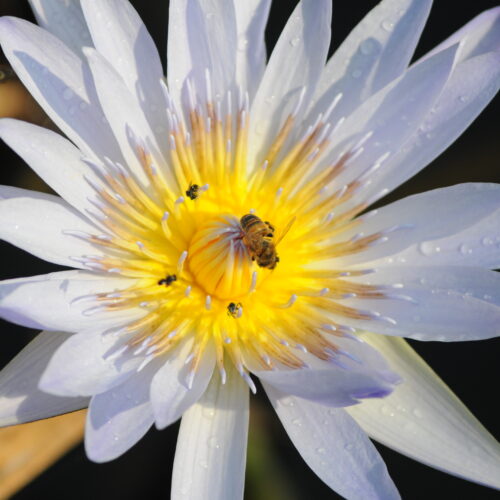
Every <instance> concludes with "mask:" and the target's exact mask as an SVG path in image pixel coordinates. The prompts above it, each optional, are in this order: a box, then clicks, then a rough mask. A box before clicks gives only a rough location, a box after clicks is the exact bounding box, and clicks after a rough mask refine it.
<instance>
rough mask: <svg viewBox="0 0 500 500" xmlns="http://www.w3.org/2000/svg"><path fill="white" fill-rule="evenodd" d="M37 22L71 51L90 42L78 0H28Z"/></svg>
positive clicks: (79, 51) (78, 50) (76, 51)
mask: <svg viewBox="0 0 500 500" xmlns="http://www.w3.org/2000/svg"><path fill="white" fill-rule="evenodd" d="M29 3H30V5H31V8H32V9H33V12H34V14H35V17H36V20H37V22H38V24H39V25H40V26H41V27H42V28H45V29H46V30H47V31H50V32H51V33H52V34H53V35H55V36H56V37H57V38H59V39H60V40H62V41H63V42H64V43H65V44H66V45H67V46H68V47H69V48H70V49H71V50H72V51H73V52H75V53H76V54H79V55H82V54H81V50H82V47H84V46H88V45H90V44H91V43H92V40H91V39H90V33H89V30H88V28H87V25H86V23H85V18H84V17H83V12H82V8H81V6H80V1H79V0H66V1H64V0H29Z"/></svg>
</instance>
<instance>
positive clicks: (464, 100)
mask: <svg viewBox="0 0 500 500" xmlns="http://www.w3.org/2000/svg"><path fill="white" fill-rule="evenodd" d="M458 100H459V101H460V102H467V96H465V95H461V96H460V97H459V98H458Z"/></svg>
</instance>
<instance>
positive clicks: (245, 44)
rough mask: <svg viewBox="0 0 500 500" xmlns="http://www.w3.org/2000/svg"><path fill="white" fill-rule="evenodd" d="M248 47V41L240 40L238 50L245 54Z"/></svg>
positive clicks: (242, 38)
mask: <svg viewBox="0 0 500 500" xmlns="http://www.w3.org/2000/svg"><path fill="white" fill-rule="evenodd" d="M247 47H248V39H246V38H244V37H241V38H240V39H239V40H238V50H240V51H241V52H243V51H244V50H246V48H247Z"/></svg>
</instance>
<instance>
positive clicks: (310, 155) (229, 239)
mask: <svg viewBox="0 0 500 500" xmlns="http://www.w3.org/2000/svg"><path fill="white" fill-rule="evenodd" d="M191 90H192V89H191ZM191 94H193V95H191V108H190V109H189V110H188V113H187V116H189V121H188V123H187V124H186V125H185V124H183V123H181V120H180V119H179V116H180V115H179V111H178V110H176V109H174V106H173V105H172V103H171V101H170V100H169V101H168V104H169V109H168V113H169V117H170V121H171V133H170V137H169V141H170V151H169V158H168V160H167V161H166V162H165V163H163V164H159V161H158V160H155V156H154V155H152V154H151V153H150V152H149V150H148V149H147V147H146V146H145V145H144V144H143V143H142V142H141V140H139V139H136V143H137V144H136V151H137V158H138V164H139V165H140V168H141V169H142V173H141V175H142V176H143V177H144V179H145V180H142V181H141V180H139V179H138V178H137V175H138V174H137V169H136V173H135V174H132V173H131V171H133V169H132V168H131V167H130V166H129V167H130V170H129V169H128V168H124V167H122V166H120V165H116V164H115V165H111V164H108V167H109V169H110V170H107V171H106V172H103V169H102V168H101V180H102V185H101V186H95V189H96V192H97V194H98V195H99V198H100V204H99V206H100V209H101V212H102V217H101V218H100V222H101V224H103V225H104V226H106V228H107V231H108V232H107V234H105V235H88V238H89V239H90V240H91V241H92V242H93V243H95V244H98V245H101V246H106V247H107V248H109V249H110V253H109V257H107V258H101V259H99V258H92V257H90V258H87V259H86V260H85V262H86V263H87V265H88V266H89V267H90V268H91V269H100V270H108V271H114V272H117V273H120V274H121V275H123V276H127V277H132V278H136V280H137V281H136V284H135V285H134V286H133V287H130V288H129V289H126V290H118V291H116V292H115V293H113V294H101V295H99V296H97V300H98V302H100V303H102V304H104V306H105V307H106V308H107V309H109V310H110V311H112V310H123V309H128V308H138V307H140V308H143V310H144V314H143V315H142V317H141V318H140V319H139V320H137V321H135V322H133V323H130V324H129V325H128V326H127V328H126V329H125V330H126V331H125V337H124V339H125V342H126V345H127V346H128V347H129V348H131V349H133V350H134V352H136V353H140V354H144V352H146V354H147V356H148V357H147V360H149V359H152V358H153V357H154V356H157V355H160V354H166V353H169V352H170V351H171V350H172V349H173V348H175V347H176V346H177V345H178V344H179V342H182V341H184V340H190V341H192V351H191V354H190V356H189V357H188V361H189V362H190V364H191V365H190V366H191V370H192V372H193V373H194V372H195V371H196V369H197V366H198V363H199V361H200V358H201V356H202V355H203V352H204V350H205V349H206V347H207V346H208V345H209V344H213V345H214V347H215V350H216V353H217V363H218V366H219V369H220V370H221V372H224V357H225V355H228V356H229V357H230V359H231V360H232V361H233V363H234V364H235V366H236V367H237V369H238V370H239V371H240V373H242V374H244V373H245V372H244V370H245V368H244V367H245V366H248V363H249V362H251V363H252V365H254V366H259V367H260V368H261V369H270V368H273V367H276V366H286V367H289V368H290V367H291V368H299V367H302V366H304V362H303V361H302V358H301V355H302V353H304V352H309V353H311V354H313V355H314V356H316V357H318V358H320V359H324V360H328V359H332V358H333V357H335V356H336V355H337V354H338V349H337V347H336V344H335V337H336V336H337V337H339V336H345V335H349V334H351V333H352V332H353V331H354V330H353V329H352V328H349V327H346V326H345V325H344V324H343V319H345V318H346V317H347V318H356V319H358V320H363V319H373V317H374V315H373V314H372V313H369V312H365V311H360V310H357V309H355V308H353V307H349V306H346V305H343V304H342V300H343V299H345V298H346V297H349V298H352V297H369V298H374V297H376V298H380V297H383V296H384V293H383V292H382V291H381V290H378V289H377V288H375V287H372V286H368V285H362V284H359V283H356V282H352V281H349V279H348V278H349V277H352V276H357V275H362V274H363V273H364V272H365V271H363V270H359V271H350V272H347V271H345V270H342V269H337V268H334V267H333V265H332V264H331V259H332V258H333V257H336V258H338V257H341V256H343V255H346V254H349V253H353V252H359V251H361V250H363V249H364V248H366V246H367V245H369V244H373V243H374V242H376V241H378V240H380V239H381V238H383V235H382V234H381V233H377V234H372V235H361V234H360V235H355V236H354V237H350V238H348V239H347V240H345V239H342V233H343V232H344V231H347V230H352V228H353V227H354V226H355V225H356V224H357V222H356V220H354V217H355V216H356V215H357V214H359V213H360V212H361V211H363V210H364V209H365V208H366V205H365V204H356V203H355V202H354V201H353V200H354V198H353V194H354V193H355V192H356V191H357V190H358V189H359V188H360V187H362V185H363V181H362V180H361V178H358V179H356V180H354V181H352V182H351V183H349V184H347V185H344V186H342V187H339V188H336V189H334V188H332V185H333V181H334V180H335V179H336V178H337V177H338V175H339V174H341V173H342V172H344V171H345V169H346V168H347V166H348V163H349V159H350V158H352V156H354V155H356V153H357V150H356V148H359V147H360V146H359V143H358V144H357V145H356V146H353V147H352V148H351V149H348V150H347V152H346V153H344V154H343V155H341V156H340V157H339V158H337V160H336V161H335V162H333V163H332V164H331V165H321V164H320V163H319V160H320V158H321V153H322V152H323V151H324V149H325V148H326V146H327V145H328V140H329V139H328V133H327V132H328V131H329V125H327V124H326V117H324V120H321V119H320V120H318V122H317V123H316V124H315V125H314V126H313V127H311V128H310V130H309V131H308V132H307V133H306V134H305V136H304V137H303V138H302V139H300V140H298V141H296V144H295V145H292V146H291V145H290V144H289V143H290V132H291V130H292V128H293V124H294V122H295V119H296V117H295V116H294V115H293V114H291V115H290V116H289V117H288V118H287V119H286V120H285V123H284V125H283V127H282V129H281V130H280V131H279V132H278V133H277V135H276V139H275V142H274V144H273V145H272V147H271V148H270V149H269V151H268V152H267V154H266V155H265V161H264V162H263V163H262V164H260V165H248V164H247V161H246V158H247V145H246V142H247V141H246V138H247V131H248V100H247V99H241V103H240V107H239V109H238V110H237V113H235V114H234V113H231V111H230V109H228V110H227V112H226V113H225V114H224V113H223V112H221V111H220V106H219V105H214V104H213V102H212V101H211V100H210V99H209V102H208V103H207V104H206V105H205V106H204V107H202V106H200V104H197V103H196V97H195V96H194V93H193V92H191ZM108 163H109V162H108ZM320 167H321V168H320ZM342 207H346V208H343V209H342ZM336 262H338V261H336Z"/></svg>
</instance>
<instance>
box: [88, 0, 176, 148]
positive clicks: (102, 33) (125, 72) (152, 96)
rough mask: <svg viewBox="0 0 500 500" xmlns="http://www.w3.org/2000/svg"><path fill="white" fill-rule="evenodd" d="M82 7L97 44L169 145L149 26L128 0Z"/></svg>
mask: <svg viewBox="0 0 500 500" xmlns="http://www.w3.org/2000/svg"><path fill="white" fill-rule="evenodd" d="M82 8H83V12H84V14H85V18H86V20H87V23H88V26H89V29H90V32H91V34H92V39H93V41H94V44H95V48H96V49H97V50H98V51H99V52H100V53H101V55H103V56H104V57H105V58H106V59H107V60H108V61H109V62H110V63H111V64H112V65H113V67H114V68H115V70H116V71H117V72H118V73H119V75H120V76H121V77H122V78H123V81H124V82H125V84H126V85H127V87H128V89H129V91H130V92H131V93H132V94H134V95H135V96H136V98H137V100H138V101H139V102H140V103H141V104H142V109H143V112H144V114H145V116H146V118H147V119H148V122H149V125H150V127H151V129H152V130H153V131H154V133H155V134H156V138H157V141H158V143H159V144H162V143H163V144H165V148H166V145H167V144H168V141H166V140H165V134H166V133H167V115H166V113H165V99H164V97H163V92H162V90H161V86H160V80H161V79H162V78H163V68H162V66H161V61H160V57H159V55H158V51H157V50H156V46H155V44H154V42H153V39H152V38H151V36H150V35H149V33H148V30H147V28H146V26H145V25H144V23H143V22H142V20H141V18H140V17H139V15H138V14H137V12H136V11H135V10H134V8H133V7H132V5H131V4H130V3H129V2H128V1H127V0H107V1H106V2H95V1H94V0H83V1H82Z"/></svg>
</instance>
